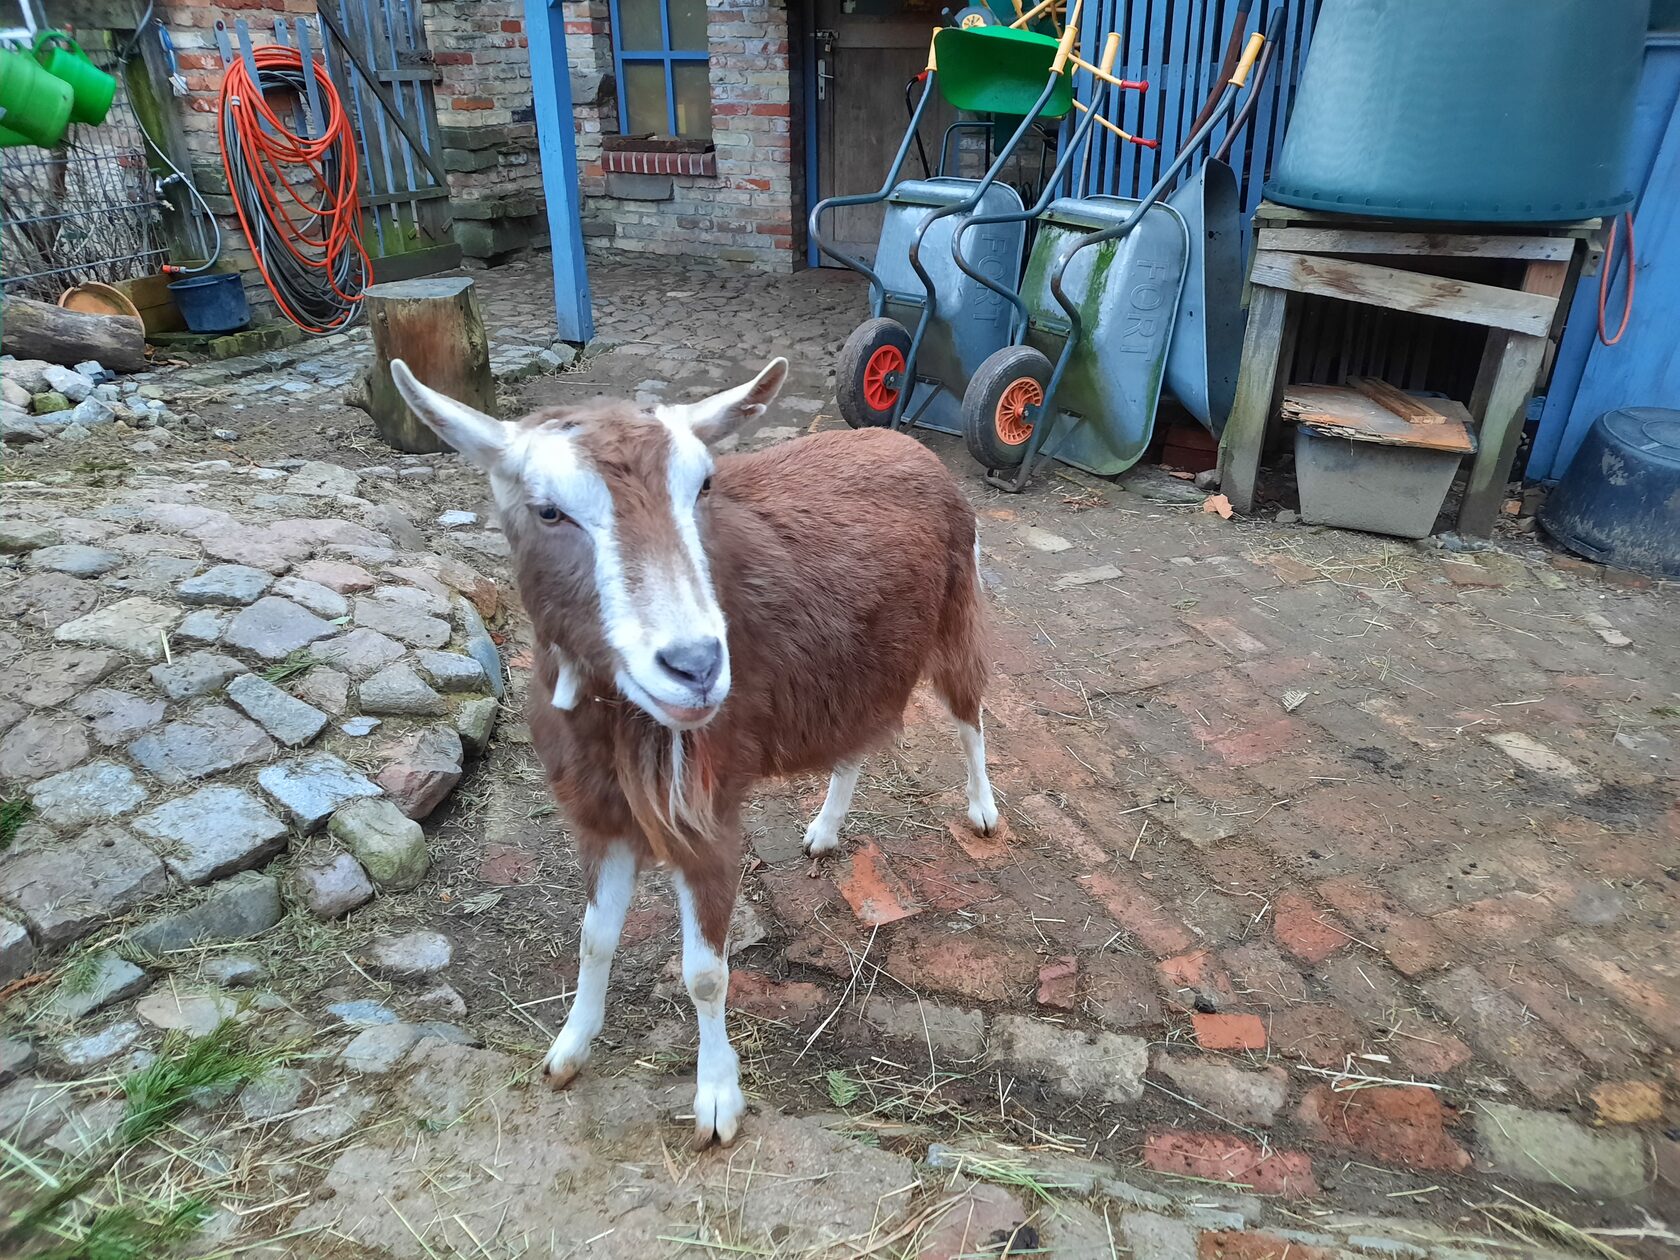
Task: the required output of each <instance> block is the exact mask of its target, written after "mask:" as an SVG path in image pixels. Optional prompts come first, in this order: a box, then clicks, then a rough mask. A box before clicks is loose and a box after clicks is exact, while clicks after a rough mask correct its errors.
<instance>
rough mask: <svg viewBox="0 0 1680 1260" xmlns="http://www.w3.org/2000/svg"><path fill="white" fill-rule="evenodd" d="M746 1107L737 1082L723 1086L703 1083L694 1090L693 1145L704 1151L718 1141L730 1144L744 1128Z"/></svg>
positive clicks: (720, 1144) (725, 1144) (721, 1143)
mask: <svg viewBox="0 0 1680 1260" xmlns="http://www.w3.org/2000/svg"><path fill="white" fill-rule="evenodd" d="M746 1109H747V1102H746V1099H744V1098H742V1097H741V1086H740V1084H739V1083H738V1082H736V1081H729V1082H727V1083H726V1084H722V1085H701V1086H700V1087H699V1088H698V1089H696V1090H695V1091H694V1146H695V1149H696V1150H703V1149H704V1148H706V1147H708V1146H710V1145H711V1144H712V1143H713V1142H716V1143H717V1144H718V1145H719V1146H728V1145H729V1144H730V1143H732V1142H734V1140H735V1135H736V1134H737V1133H739V1132H740V1130H741V1115H742V1113H743V1112H745V1111H746Z"/></svg>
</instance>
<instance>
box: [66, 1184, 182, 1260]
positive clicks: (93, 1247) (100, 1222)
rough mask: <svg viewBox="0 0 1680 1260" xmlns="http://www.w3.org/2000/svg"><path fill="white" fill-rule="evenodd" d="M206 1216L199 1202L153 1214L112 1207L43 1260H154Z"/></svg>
mask: <svg viewBox="0 0 1680 1260" xmlns="http://www.w3.org/2000/svg"><path fill="white" fill-rule="evenodd" d="M209 1215H210V1205H209V1204H208V1203H206V1202H204V1200H202V1199H187V1200H186V1201H185V1202H183V1203H181V1204H179V1205H178V1206H176V1207H174V1208H171V1209H168V1210H164V1211H155V1212H143V1211H141V1210H140V1209H138V1208H133V1207H112V1208H106V1209H105V1210H103V1211H101V1212H99V1213H98V1214H97V1215H96V1216H94V1217H93V1219H92V1220H90V1221H88V1223H87V1224H86V1225H85V1226H83V1227H80V1228H79V1229H78V1231H77V1232H78V1236H77V1237H75V1238H71V1239H68V1240H66V1241H65V1242H63V1243H61V1244H60V1245H58V1246H56V1247H53V1248H52V1249H50V1250H48V1251H47V1252H45V1253H44V1256H45V1258H46V1260H158V1258H160V1257H162V1256H166V1255H169V1254H170V1253H171V1252H172V1251H173V1250H174V1249H175V1248H176V1247H177V1246H178V1245H179V1244H181V1243H184V1242H186V1241H187V1240H188V1239H189V1238H191V1237H192V1236H193V1235H194V1234H195V1233H197V1232H198V1227H199V1226H200V1225H202V1224H203V1223H204V1221H205V1219H206V1218H207V1217H208V1216H209Z"/></svg>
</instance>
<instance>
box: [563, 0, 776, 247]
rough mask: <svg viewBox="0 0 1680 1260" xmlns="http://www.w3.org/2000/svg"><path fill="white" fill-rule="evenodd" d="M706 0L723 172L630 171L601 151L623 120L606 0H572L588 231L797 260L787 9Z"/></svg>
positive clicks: (622, 240)
mask: <svg viewBox="0 0 1680 1260" xmlns="http://www.w3.org/2000/svg"><path fill="white" fill-rule="evenodd" d="M708 5H709V18H710V21H709V26H710V36H711V39H710V54H711V60H710V75H709V78H710V83H711V90H712V141H713V144H714V145H715V146H716V161H715V165H716V173H715V174H707V175H627V174H621V173H615V172H610V171H607V170H606V169H604V165H603V160H602V147H601V138H602V136H603V135H611V134H614V133H616V132H617V130H618V104H617V95H616V89H615V84H614V79H613V60H612V38H611V31H610V28H609V20H610V19H609V9H608V6H607V4H606V2H605V0H568V3H566V4H565V6H564V7H565V15H566V47H567V53H568V55H569V57H570V60H571V70H572V94H573V98H574V100H573V104H574V107H575V110H576V120H577V142H578V170H579V178H580V182H581V184H582V189H583V194H584V208H583V220H584V222H583V230H584V238H585V241H586V243H587V244H588V246H589V247H590V248H591V249H595V250H601V249H620V250H626V251H630V252H637V253H650V254H675V255H682V256H686V257H691V258H696V259H703V260H710V261H717V262H726V263H746V264H750V265H752V266H754V267H758V268H762V269H765V270H773V271H787V270H791V269H792V268H793V267H794V266H795V264H796V260H797V259H799V258H800V257H802V251H803V249H804V233H803V225H802V224H801V223H800V221H799V214H798V210H797V208H798V207H799V206H800V205H802V204H803V201H804V188H803V182H804V181H803V167H802V165H801V164H800V163H798V162H796V161H795V156H794V155H795V152H796V146H795V145H794V143H793V136H792V125H793V112H794V111H793V107H792V106H793V100H794V99H795V94H796V93H797V91H798V83H797V67H796V65H795V64H794V61H793V58H792V56H791V53H790V48H791V43H790V40H789V32H788V14H787V9H786V8H785V7H780V6H778V5H774V4H771V3H769V2H768V0H708Z"/></svg>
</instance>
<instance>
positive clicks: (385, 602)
mask: <svg viewBox="0 0 1680 1260" xmlns="http://www.w3.org/2000/svg"><path fill="white" fill-rule="evenodd" d="M353 616H354V618H355V621H356V624H357V625H358V626H361V627H363V628H365V629H368V630H377V631H379V632H380V633H381V634H386V635H389V636H391V637H392V638H393V639H399V640H401V641H402V642H404V643H407V644H411V645H412V646H414V647H427V648H440V647H442V646H443V645H444V644H445V643H448V642H449V623H448V622H447V621H442V620H440V619H439V618H437V617H433V616H431V615H430V614H429V613H425V612H422V611H421V610H419V609H418V608H415V607H413V606H412V605H411V604H408V603H406V602H403V601H399V600H394V599H388V598H387V599H375V598H373V597H372V596H369V595H359V596H357V598H356V603H355V611H354V613H353Z"/></svg>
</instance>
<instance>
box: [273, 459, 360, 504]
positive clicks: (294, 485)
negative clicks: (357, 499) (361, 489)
mask: <svg viewBox="0 0 1680 1260" xmlns="http://www.w3.org/2000/svg"><path fill="white" fill-rule="evenodd" d="M360 480H361V478H359V477H358V476H356V474H355V473H353V472H351V471H350V470H349V469H348V468H341V467H340V466H339V465H337V464H325V463H322V462H321V461H320V460H314V459H312V460H310V461H309V462H308V463H306V464H304V465H303V466H302V467H301V468H299V469H298V470H297V471H296V472H294V473H293V474H292V475H291V476H290V477H287V478H286V493H287V494H309V495H319V496H321V497H323V498H328V499H330V498H332V497H333V496H334V495H339V494H355V493H356V486H357V484H358V483H359V482H360Z"/></svg>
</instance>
